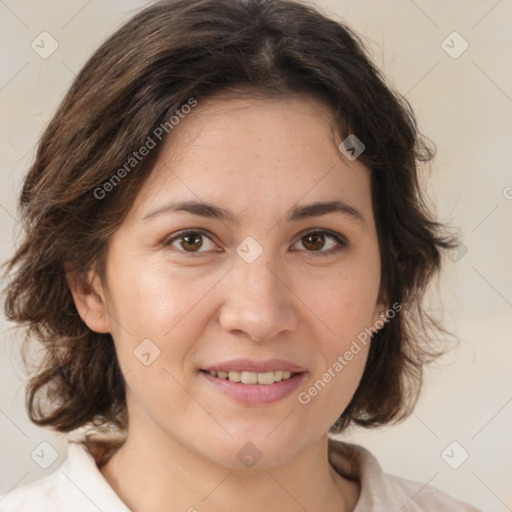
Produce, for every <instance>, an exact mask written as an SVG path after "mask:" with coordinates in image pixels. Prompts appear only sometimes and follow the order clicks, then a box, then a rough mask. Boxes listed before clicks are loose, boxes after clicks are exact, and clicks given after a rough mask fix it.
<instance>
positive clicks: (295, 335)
mask: <svg viewBox="0 0 512 512" xmlns="http://www.w3.org/2000/svg"><path fill="white" fill-rule="evenodd" d="M431 156H432V155H431V151H430V150H429V149H428V147H427V146H426V145H425V144H424V143H423V142H422V140H421V138H420V137H419V134H418V133H417V130H416V125H415V121H414V116H413V114H412V112H411V110H410V108H409V106H408V104H407V103H406V102H405V100H403V99H401V98H400V96H399V95H397V94H395V93H393V92H392V91H391V90H390V89H389V88H388V87H387V86H386V84H385V82H384V79H383V78H382V77H381V75H380V74H379V72H378V71H377V70H376V69H375V68H374V66H373V65H372V64H371V62H370V61H369V60H368V58H367V56H366V55H365V52H364V50H363V48H362V45H361V43H360V41H359V40H358V38H357V36H355V35H354V34H353V33H352V32H351V31H350V30H349V29H348V28H347V27H344V26H342V25H341V24H339V23H337V22H335V21H332V20H329V19H327V18H326V17H324V16H323V15H321V14H320V13H318V12H317V11H316V10H314V9H312V8H310V7H306V6H304V5H301V4H298V3H293V2H288V1H282V0H254V1H253V0H250V1H243V0H236V1H233V0H193V1H191V0H181V1H172V2H169V1H166V2H158V3H156V4H154V5H152V6H150V7H148V8H146V9H145V10H143V11H142V12H141V13H140V14H138V15H136V16H135V17H134V18H133V19H132V20H130V21H129V22H128V23H126V24H125V25H124V26H123V27H122V28H121V29H119V30H118V31H117V32H116V33H115V34H114V35H113V36H112V37H111V38H110V39H109V40H108V41H107V42H106V43H104V44H103V45H102V46H101V47H100V49H99V50H98V51H97V52H96V53H95V54H94V55H93V57H92V58H91V59H90V60H89V62H88V63H87V64H86V65H85V67H84V68H83V69H82V71H81V72H80V74H79V75H78V76H77V78H76V80H75V81H74V83H73V85H72V87H71V89H70V91H69V92H68V94H67V96H66V97H65V99H64V100H63V103H62V105H61V106H60V108H59V110H58V112H57V114H56V115H55V117H54V118H53V120H52V121H51V123H50V124H49V126H48V128H47V130H46V132H45V133H44V135H43V137H42V139H41V141H40V144H39V148H38V153H37V156H36V161H35V162H34V164H33V167H32V168H31V170H30V172H29V174H28V176H27V178H26V180H25V182H24V185H23V190H22V194H21V198H20V205H21V211H22V215H23V220H24V223H25V229H26V238H25V240H24V241H23V243H22V245H21V246H20V248H19V249H18V251H17V253H16V254H15V255H14V257H13V258H12V259H11V260H10V261H9V262H8V265H7V272H8V273H9V274H10V276H11V282H10V286H9V288H8V289H7V296H6V303H5V310H6V314H7V317H8V318H9V319H11V320H13V321H16V322H19V323H22V324H24V325H26V326H27V333H28V334H30V335H32V336H35V337H37V338H38V339H39V340H40V341H41V342H42V343H43V346H44V347H45V355H46V357H45V360H44V361H43V363H42V364H41V366H40V368H39V371H38V372H37V373H36V374H35V375H34V376H33V377H32V379H31V380H30V382H29V385H28V388H27V399H28V410H29V415H30V418H31V419H32V421H34V422H35V423H36V424H38V425H42V426H49V427H52V428H54V429H56V430H58V431H60V432H71V431H74V430H75V429H78V428H80V427H83V428H85V427H87V426H88V425H89V426H90V425H91V424H92V425H94V426H95V427H96V428H97V429H98V430H99V431H100V432H102V433H103V434H104V436H103V437H102V438H100V437H99V436H86V437H85V439H84V440H83V442H82V443H70V445H69V455H68V460H67V461H66V462H65V463H64V465H63V466H62V467H61V468H59V469H58V470H57V471H55V472H54V473H53V474H52V475H51V476H49V477H47V478H45V479H43V480H41V481H39V482H36V483H33V484H30V485H28V486H25V487H21V488H19V489H17V490H14V491H12V492H11V493H9V494H8V495H7V496H5V497H3V498H2V501H1V502H0V504H1V506H2V511H6V512H8V511H18V510H44V511H46V510H52V511H55V510H59V511H61V510H68V509H69V510H71V509H72V510H83V511H89V510H97V509H100V510H103V511H106V510H109V511H110V510H112V511H114V510H116V511H121V510H123V511H126V510H132V511H147V510H158V511H161V510H188V511H194V510H208V511H220V510H235V509H238V508H240V507H243V508H244V509H245V510H249V511H261V510H272V511H274V510H275V511H290V512H291V511H296V510H310V511H316V510H322V511H356V512H361V511H366V510H453V511H459V510H460V511H472V510H476V509H474V508H473V507H471V506H469V505H466V504H464V503H461V502H459V501H457V500H455V499H453V498H451V497H449V496H447V495H445V494H443V493H441V492H439V491H436V490H435V489H433V488H431V487H425V486H424V485H423V484H419V483H418V484H416V483H413V482H409V481H407V480H404V479H401V478H397V477H393V476H390V475H387V474H385V473H383V472H382V470H381V469H380V467H379V465H378V463H377V461H376V459H375V458H374V457H373V456H372V455H371V454H370V453H369V452H368V451H366V450H365V449H363V448H362V447H360V446H357V445H351V444H347V443H342V442H340V441H337V440H335V439H334V438H332V437H330V434H333V433H337V432H342V431H343V430H345V429H346V428H347V427H348V426H349V425H351V424H355V425H360V426H364V427H375V426H379V425H384V424H386V423H389V422H392V421H397V420H400V419H403V418H405V417H406V416H407V415H408V414H409V413H410V412H411V407H412V406H413V405H414V402H415V399H416V397H417V394H418V391H419V388H420V384H421V375H422V366H423V364H424V363H425V362H426V361H427V360H428V359H430V358H432V357H434V356H435V350H434V349H433V348H432V347H429V346H428V337H427V331H428V329H429V328H430V327H432V325H431V323H430V320H429V319H428V318H427V317H426V316H425V315H424V314H423V313H422V311H421V308H420V304H421V299H422V296H423V292H424V290H425V287H426V285H427V283H428V282H429V280H430V279H431V277H432V276H433V275H434V274H435V273H436V272H437V270H438V269H439V266H440V261H441V251H442V250H443V249H446V248H450V247H452V245H453V242H452V241H451V239H450V238H449V237H447V236H445V235H443V233H442V232H441V226H440V225H439V224H438V223H436V222H435V221H434V220H433V219H432V218H431V216H430V215H429V213H428V212H427V211H426V209H425V207H424V204H423V200H422V195H421V191H420V189H419V185H418V176H417V172H418V169H417V164H418V162H420V161H425V160H428V159H429V158H430V157H431ZM418 326H422V328H419V327H418ZM112 429H114V430H115V431H116V432H117V433H118V435H114V434H112V432H111V431H112Z"/></svg>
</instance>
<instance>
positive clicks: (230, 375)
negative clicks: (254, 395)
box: [228, 372, 241, 382]
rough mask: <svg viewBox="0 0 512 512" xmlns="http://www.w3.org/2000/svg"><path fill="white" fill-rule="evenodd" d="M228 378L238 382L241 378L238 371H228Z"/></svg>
mask: <svg viewBox="0 0 512 512" xmlns="http://www.w3.org/2000/svg"><path fill="white" fill-rule="evenodd" d="M228 379H229V380H231V381H233V382H240V380H241V375H240V372H228Z"/></svg>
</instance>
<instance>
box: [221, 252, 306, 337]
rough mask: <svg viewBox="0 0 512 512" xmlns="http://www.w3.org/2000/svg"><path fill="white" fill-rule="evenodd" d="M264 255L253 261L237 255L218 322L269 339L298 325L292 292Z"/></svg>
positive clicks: (231, 329) (224, 326)
mask: <svg viewBox="0 0 512 512" xmlns="http://www.w3.org/2000/svg"><path fill="white" fill-rule="evenodd" d="M275 267H276V265H275V264H272V261H271V259H270V258H269V257H268V256H267V255H266V254H261V255H260V256H259V257H257V258H256V259H255V260H254V261H252V262H250V263H249V262H247V261H245V260H244V259H243V258H242V257H241V258H237V260H236V261H235V263H234V268H233V269H232V270H231V272H230V276H229V279H228V283H227V286H226V288H225V296H224V302H223V306H222V310H221V315H220V323H221V326H222V327H223V329H225V330H227V331H243V332H245V333H246V334H247V335H249V336H251V337H252V338H256V339H258V340H265V339H270V338H272V337H274V336H276V335H277V334H279V333H280V332H284V331H291V330H293V329H294V328H295V327H296V325H297V314H296V310H295V307H294V304H293V299H292V297H293V294H291V293H290V290H289V289H288V288H287V286H286V284H285V283H286V279H285V276H280V275H279V271H278V270H276V268H275Z"/></svg>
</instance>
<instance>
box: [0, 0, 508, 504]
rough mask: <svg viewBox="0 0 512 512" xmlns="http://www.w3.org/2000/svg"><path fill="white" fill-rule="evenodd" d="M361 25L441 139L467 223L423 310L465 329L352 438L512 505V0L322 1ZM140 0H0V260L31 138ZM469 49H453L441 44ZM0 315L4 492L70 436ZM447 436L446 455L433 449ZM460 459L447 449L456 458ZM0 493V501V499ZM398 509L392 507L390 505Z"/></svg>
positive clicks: (470, 496) (456, 209)
mask: <svg viewBox="0 0 512 512" xmlns="http://www.w3.org/2000/svg"><path fill="white" fill-rule="evenodd" d="M316 3H317V4H318V5H320V6H321V7H322V8H323V9H325V10H326V11H327V12H329V13H331V14H332V15H334V16H337V17H341V18H342V19H344V20H345V21H346V22H347V23H348V24H349V25H350V26H351V27H352V28H354V29H355V30H356V31H358V32H359V33H361V34H363V35H364V36H365V38H366V39H367V41H368V44H370V46H371V48H372V51H373V55H374V59H375V60H376V62H377V64H378V65H379V66H380V67H382V68H383V70H384V71H385V73H386V74H387V75H388V76H390V77H392V80H393V83H394V84H395V86H396V87H397V88H398V89H399V90H400V91H401V92H403V93H406V97H407V98H408V100H409V101H410V102H411V103H412V105H413V107H414V109H415V111H416V112H417V115H418V117H419V120H420V126H421V128H422V130H423V132H425V133H426V134H428V135H429V136H430V138H431V139H433V140H434V142H435V143H436V144H437V147H438V157H437V160H436V163H435V165H434V166H433V169H432V174H431V180H430V184H431V194H432V196H433V197H434V199H435V203H436V205H437V211H438V213H439V215H440V217H441V218H442V219H444V220H447V221H450V222H453V223H455V224H456V225H457V226H459V227H460V232H461V235H462V238H463V243H464V245H465V248H466V249H467V252H466V253H465V254H464V250H463V251H460V252H459V254H458V255H454V257H453V259H454V260H457V258H458V261H453V262H452V261H449V262H448V264H447V266H446V269H445V272H444V274H443V276H442V279H441V281H440V287H439V288H440V294H436V295H435V296H434V298H433V299H432V305H431V309H435V310H436V312H437V313H438V314H440V315H442V317H443V318H444V321H445V323H446V325H447V326H448V328H450V329H451V331H452V332H454V333H455V334H456V335H457V336H458V337H459V339H460V343H459V346H458V349H457V350H456V351H455V352H453V353H452V354H451V355H450V356H449V357H447V358H446V359H445V360H444V361H443V362H442V363H440V364H438V365H437V366H436V368H435V369H433V370H431V371H430V372H429V374H428V376H427V383H426V384H427V385H426V388H425V391H424V393H423V395H422V398H421V400H420V402H419V404H418V406H417V408H416V410H415V413H414V414H413V415H412V416H411V417H410V419H409V420H407V421H406V422H405V423H403V424H401V425H399V426H394V427H389V428H385V429H381V430H376V431H369V432H362V431H354V432H352V433H351V434H350V435H347V436H346V437H347V438H348V439H349V440H351V441H353V442H358V443H360V444H363V445H365V446H367V447H368V448H369V449H370V450H372V451H373V452H374V453H375V454H376V455H377V457H378V458H379V460H380V461H381V464H382V466H383V467H384V469H385V470H386V471H389V472H392V473H396V474H399V475H401V476H404V477H406V478H409V479H412V480H419V481H421V482H425V483H427V482H429V483H431V484H432V485H434V486H436V487H438V488H440V489H442V490H444V491H446V492H449V493H451V494H452V495H454V496H457V497H460V498H461V499H464V500H467V501H469V502H472V503H474V504H475V505H477V506H479V507H480V508H482V509H485V510H486V511H489V512H498V511H500V512H502V511H503V512H504V511H506V510H512V491H511V487H510V475H511V474H512V456H511V455H512V453H511V452H512V449H511V445H512V436H510V432H511V420H512V386H511V378H510V369H511V360H512V344H511V339H510V332H511V330H512V329H511V328H512V321H511V316H512V315H511V313H512V287H511V277H512V272H511V270H510V268H511V265H510V261H511V258H510V254H511V252H512V251H511V249H512V237H511V229H510V228H511V212H512V199H511V198H512V188H510V187H512V174H511V172H510V169H511V149H510V147H511V132H512V129H511V125H512V116H511V113H512V73H511V69H512V68H511V66H510V54H511V49H512V44H511V43H512V41H511V39H512V36H511V34H512V30H511V28H512V27H511V20H512V2H511V1H510V0H501V1H496V0H490V1H487V0H478V1H464V2H463V1H461V0H460V1H454V0H451V1H447V0H435V1H430V2H427V1H426V0H415V1H414V2H413V1H412V0H393V1H389V2H379V1H377V0H361V1H358V2H355V1H349V0H318V1H317V2H316ZM143 5H145V2H141V1H135V0H131V1H118V0H115V1H114V0H110V1H104V2H100V0H89V1H87V0H68V1H64V0H61V1H48V0H46V1H42V2H35V1H29V0H0V43H1V48H2V61H1V62H2V64H1V69H0V108H1V113H2V116H1V120H0V130H1V133H0V169H1V176H2V185H1V193H0V230H1V233H0V234H1V240H2V244H1V249H0V259H1V260H2V261H3V260H5V258H6V257H7V255H9V254H10V253H11V252H12V247H13V241H14V236H15V232H16V229H15V228H16V227H17V223H16V208H15V200H16V196H17V194H18V191H19V187H20V183H21V180H22V178H23V175H24V173H25V172H26V170H27V167H28V165H29V163H30V162H31V159H32V158H33V154H34V145H35V142H36V140H37V138H38V136H39V135H40V133H41V131H42V130H43V128H44V126H45V123H46V122H47V121H48V120H49V118H50V117H51V115H52V113H53V112H54V110H55V108H56V106H57V103H58V102H59V100H60V98H61V97H62V96H63V94H64V92H65V91H66V89H67V88H68V87H69V85H70V83H71V80H72V79H73V77H74V75H75V74H76V73H77V71H78V70H79V69H80V67H81V66H82V64H83V63H84V62H85V59H86V58H87V57H88V56H89V55H90V54H91V52H92V51H93V50H94V48H95V47H96V46H97V45H98V44H99V42H100V41H102V40H103V39H104V38H105V37H106V36H107V35H108V34H110V33H111V32H112V31H113V29H114V28H115V27H117V26H118V25H120V24H121V23H122V22H123V21H124V20H126V19H127V18H128V17H129V16H130V15H131V13H132V12H134V11H136V10H138V9H139V8H140V7H142V6H143ZM43 31H46V32H48V33H50V34H51V36H52V37H53V38H54V39H55V40H56V41H57V42H58V45H59V46H58V49H57V50H56V51H55V52H54V53H53V54H52V55H51V56H50V57H48V58H47V59H42V58H41V57H40V56H39V55H38V54H37V53H36V52H35V51H34V50H33V49H32V48H31V42H32V41H33V40H34V39H36V38H37V37H38V36H39V34H40V33H41V32H43ZM454 31H456V32H458V33H459V34H460V36H461V37H462V38H463V40H465V41H467V43H468V45H469V46H468V48H467V50H466V51H465V52H464V53H462V54H461V55H460V56H459V57H458V58H452V57H451V56H449V55H448V53H446V51H445V49H443V48H446V45H448V46H449V47H452V48H451V49H450V48H446V49H447V50H448V51H451V52H452V54H453V52H457V51H459V50H460V49H461V48H462V47H463V46H462V45H463V44H464V41H463V40H462V39H461V38H460V37H459V36H457V35H455V36H454V35H451V36H450V37H448V39H447V40H446V42H445V43H444V45H443V46H442V42H443V41H444V40H445V39H446V38H447V36H449V35H450V34H451V33H452V32H454ZM8 327H9V326H8V325H7V323H6V321H5V320H4V319H2V320H1V325H0V328H1V333H2V334H1V337H2V343H1V344H0V354H1V364H2V368H1V374H0V375H1V383H0V433H1V443H0V461H2V462H1V465H0V468H1V469H0V471H1V473H0V493H5V492H7V491H9V490H10V489H11V488H13V487H14V486H16V485H22V484H24V483H28V482H30V481H33V480H35V479H37V478H40V477H41V476H44V475H45V474H48V473H49V472H51V471H53V470H54V469H55V468H56V467H57V466H58V465H59V463H60V462H61V461H62V460H63V459H64V458H65V449H64V446H65V445H64V440H63V437H62V436H56V435H55V434H53V433H52V432H50V431H47V430H44V429H39V428H36V427H35V426H33V425H31V424H30V422H29V421H28V419H27V417H26V415H25V413H24V405H23V391H22V387H21V386H22V379H23V373H22V370H21V368H20V366H19V363H18V362H17V361H18V360H19V357H18V356H17V348H18V344H19V341H18V340H17V339H16V337H15V333H14V332H11V331H8ZM42 441H47V442H49V443H50V444H51V445H52V446H53V447H54V449H55V450H56V451H57V452H58V453H59V458H58V459H57V460H56V461H55V462H54V463H53V464H52V465H51V466H50V467H49V468H48V469H46V470H44V469H42V468H40V467H39V466H38V465H36V463H35V462H34V461H33V460H32V458H31V453H32V452H33V450H34V449H35V448H36V447H37V446H38V445H39V443H41V442H42ZM453 441H456V442H457V443H459V445H460V447H459V445H458V446H457V447H455V449H454V451H451V450H448V454H449V455H450V456H451V458H450V461H454V460H455V461H457V460H458V459H457V458H458V457H460V455H461V453H462V450H465V451H467V452H468V454H469V458H468V459H467V460H466V461H465V462H464V463H463V464H462V465H461V466H460V467H459V468H458V469H452V468H450V467H449V466H448V464H447V463H446V462H445V461H444V460H443V458H442V457H441V453H442V452H443V450H444V449H445V448H446V447H447V446H448V445H449V444H450V443H451V442H453ZM452 464H453V462H452ZM0 506H1V504H0ZM397 512H398V511H397Z"/></svg>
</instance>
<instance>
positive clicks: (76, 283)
mask: <svg viewBox="0 0 512 512" xmlns="http://www.w3.org/2000/svg"><path fill="white" fill-rule="evenodd" d="M64 268H65V272H66V281H67V283H68V286H69V289H70V290H71V294H72V295H73V300H74V302H75V306H76V309H77V310H78V314H79V315H80V318H81V319H82V320H83V321H84V322H85V323H86V324H87V326H88V327H89V328H90V329H91V330H93V331H95V332H99V333H107V332H110V323H109V317H108V311H107V306H106V303H105V293H104V290H103V286H102V284H101V280H100V278H99V277H98V275H97V274H96V272H95V271H94V270H90V271H89V272H88V273H87V275H85V276H84V275H83V274H82V273H78V272H77V271H76V270H73V269H72V268H71V265H70V264H69V262H66V263H65V264H64Z"/></svg>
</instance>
